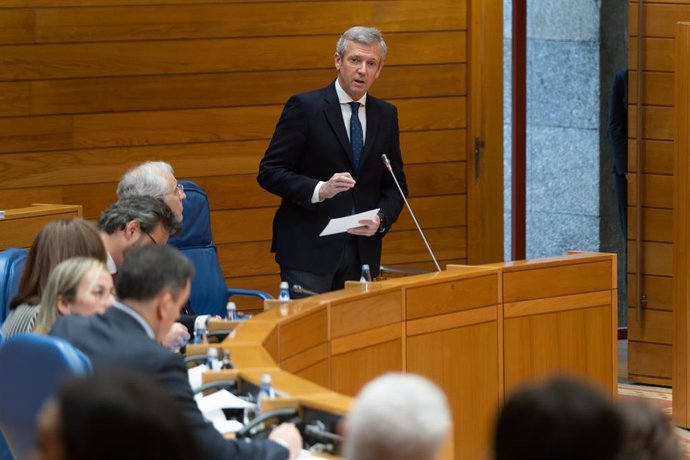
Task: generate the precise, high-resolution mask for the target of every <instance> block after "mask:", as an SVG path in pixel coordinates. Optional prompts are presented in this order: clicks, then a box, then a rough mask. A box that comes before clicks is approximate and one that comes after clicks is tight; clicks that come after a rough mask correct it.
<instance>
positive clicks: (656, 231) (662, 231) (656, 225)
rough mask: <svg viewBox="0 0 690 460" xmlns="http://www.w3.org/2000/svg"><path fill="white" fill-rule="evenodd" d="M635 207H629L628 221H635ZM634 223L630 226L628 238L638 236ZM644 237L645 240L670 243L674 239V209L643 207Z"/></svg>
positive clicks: (632, 238)
mask: <svg viewBox="0 0 690 460" xmlns="http://www.w3.org/2000/svg"><path fill="white" fill-rule="evenodd" d="M635 214H636V212H635V208H634V207H632V206H630V207H628V222H635V221H636V220H635V219H636V216H635ZM636 233H637V232H636V229H635V226H634V225H631V226H629V227H628V239H631V240H634V239H635V237H636ZM642 238H643V239H644V240H645V241H659V242H665V243H670V242H672V241H673V210H671V209H659V208H642Z"/></svg>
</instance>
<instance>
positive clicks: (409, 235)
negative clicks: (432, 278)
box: [382, 227, 467, 265]
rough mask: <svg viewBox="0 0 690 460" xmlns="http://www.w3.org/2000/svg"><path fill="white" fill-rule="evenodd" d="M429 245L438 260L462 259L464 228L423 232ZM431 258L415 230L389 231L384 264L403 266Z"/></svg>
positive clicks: (384, 250)
mask: <svg viewBox="0 0 690 460" xmlns="http://www.w3.org/2000/svg"><path fill="white" fill-rule="evenodd" d="M424 233H425V235H426V238H427V240H428V242H429V245H430V246H431V248H432V249H433V250H434V253H435V254H436V258H437V259H438V260H447V259H464V258H465V257H466V252H465V251H466V249H465V248H466V243H465V242H466V233H467V232H466V228H465V227H448V228H432V229H427V230H426V231H425V232H424ZM430 258H431V256H429V252H428V251H427V249H426V246H424V243H423V242H422V241H421V239H420V236H419V233H418V232H417V230H403V231H396V230H395V229H393V230H391V232H390V233H388V234H387V235H386V239H385V242H384V245H383V255H382V261H383V263H384V264H393V265H398V264H404V263H411V262H421V261H427V260H429V259H430Z"/></svg>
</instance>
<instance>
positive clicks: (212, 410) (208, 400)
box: [194, 389, 254, 434]
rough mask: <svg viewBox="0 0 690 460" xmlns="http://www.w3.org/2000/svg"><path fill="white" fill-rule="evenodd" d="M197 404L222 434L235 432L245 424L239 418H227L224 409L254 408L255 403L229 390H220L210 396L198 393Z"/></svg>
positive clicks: (243, 409)
mask: <svg viewBox="0 0 690 460" xmlns="http://www.w3.org/2000/svg"><path fill="white" fill-rule="evenodd" d="M194 399H195V400H196V405H197V406H198V407H199V410H200V411H201V413H202V414H204V417H205V418H206V420H208V421H209V422H211V423H213V426H214V428H215V429H216V430H218V431H219V432H220V433H222V434H226V433H235V432H237V431H239V430H240V429H241V428H242V427H243V426H244V425H242V423H241V422H239V421H237V420H227V419H226V418H225V412H223V409H238V410H240V411H245V410H247V409H252V408H254V404H253V403H250V402H248V401H245V400H244V399H240V398H238V397H237V396H235V395H234V394H232V393H230V392H229V391H228V390H225V389H223V390H218V391H216V392H215V393H211V394H210V395H208V396H204V395H202V394H198V395H195V396H194Z"/></svg>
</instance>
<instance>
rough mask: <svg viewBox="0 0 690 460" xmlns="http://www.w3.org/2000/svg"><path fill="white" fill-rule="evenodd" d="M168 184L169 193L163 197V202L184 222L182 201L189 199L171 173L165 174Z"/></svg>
mask: <svg viewBox="0 0 690 460" xmlns="http://www.w3.org/2000/svg"><path fill="white" fill-rule="evenodd" d="M165 174H166V182H167V183H168V193H166V194H165V195H164V196H163V201H164V202H165V204H167V205H168V206H169V207H170V210H172V212H173V214H175V216H177V217H178V218H179V219H180V222H182V207H183V206H182V201H183V200H184V199H185V198H187V195H185V193H184V189H183V188H181V186H180V187H178V186H177V179H175V176H173V175H172V174H170V173H169V172H167V171H166V172H165Z"/></svg>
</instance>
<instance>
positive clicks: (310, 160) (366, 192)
mask: <svg viewBox="0 0 690 460" xmlns="http://www.w3.org/2000/svg"><path fill="white" fill-rule="evenodd" d="M365 107H366V115H367V129H366V139H365V143H364V151H363V156H362V160H361V164H360V166H359V169H358V170H357V171H355V169H354V166H353V163H352V149H351V146H350V141H349V139H348V137H347V131H346V130H345V123H344V122H343V116H342V112H341V108H340V103H339V101H338V95H337V93H336V90H335V85H334V83H331V84H330V85H328V86H327V87H325V88H322V89H319V90H316V91H311V92H308V93H303V94H298V95H296V96H292V97H291V98H290V99H289V100H288V102H287V104H286V105H285V107H284V109H283V113H282V115H281V116H280V120H279V121H278V124H277V126H276V129H275V132H274V134H273V138H272V139H271V143H270V145H269V146H268V149H267V150H266V154H265V155H264V158H263V159H262V160H261V164H260V166H259V176H258V181H259V184H260V185H261V186H262V187H263V188H264V189H266V190H268V191H269V192H271V193H274V194H276V195H278V196H280V197H281V198H282V202H281V204H280V208H279V209H278V211H277V212H276V215H275V217H274V220H273V245H272V248H271V250H272V251H274V252H275V253H276V261H277V262H278V263H279V264H280V265H281V266H283V267H286V268H291V269H296V270H303V271H308V272H312V273H317V274H328V273H334V272H335V271H336V269H337V266H338V263H339V260H340V256H341V254H342V251H343V247H344V245H345V243H346V237H347V235H346V234H338V235H331V236H326V237H319V233H321V231H322V230H323V229H324V227H325V226H326V224H327V223H328V221H329V220H330V219H333V218H336V217H344V216H347V215H349V214H351V212H352V209H353V208H354V209H356V210H357V212H362V211H368V210H370V209H373V208H381V212H382V213H383V215H384V221H385V226H386V230H388V229H390V226H391V225H392V224H393V222H395V220H396V219H397V218H398V214H400V210H401V208H402V206H403V200H402V198H401V197H400V195H399V193H398V191H397V189H396V187H395V183H394V181H393V179H392V178H391V177H390V175H389V172H388V171H387V170H385V169H384V165H383V162H382V160H381V155H382V154H386V155H387V156H388V158H389V159H390V161H391V164H392V166H393V170H394V172H395V175H396V177H397V179H398V182H400V185H401V187H402V188H403V190H404V192H405V194H407V185H406V181H405V175H404V174H403V170H402V168H403V163H402V156H401V154H400V139H399V128H398V112H397V109H396V108H395V106H393V105H391V104H389V103H387V102H385V101H382V100H380V99H377V98H375V97H373V96H371V95H367V101H366V106H365ZM337 172H349V173H350V174H351V175H352V177H353V178H354V179H355V181H356V182H357V184H356V186H355V187H354V189H352V190H350V191H347V192H342V193H339V194H338V195H336V196H335V197H333V198H331V199H328V200H324V201H323V202H321V203H314V204H312V202H311V197H312V194H313V192H314V188H315V187H316V184H317V183H318V181H324V182H325V181H327V180H328V179H330V178H331V176H332V175H333V174H334V173H337ZM384 234H385V232H383V233H377V234H375V235H374V236H372V237H356V238H357V245H358V249H359V257H360V262H361V263H363V264H365V263H366V264H369V266H370V267H371V271H372V275H373V276H376V275H378V271H379V266H380V264H381V239H382V237H383V235H384Z"/></svg>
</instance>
